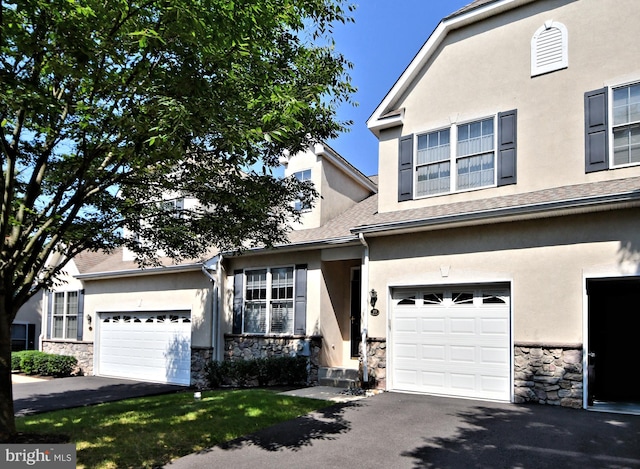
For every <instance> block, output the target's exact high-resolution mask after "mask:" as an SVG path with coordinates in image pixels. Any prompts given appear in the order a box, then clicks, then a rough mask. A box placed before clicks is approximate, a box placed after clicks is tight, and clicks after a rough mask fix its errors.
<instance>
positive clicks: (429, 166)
mask: <svg viewBox="0 0 640 469" xmlns="http://www.w3.org/2000/svg"><path fill="white" fill-rule="evenodd" d="M450 133H451V132H450V130H449V129H444V130H438V131H435V132H430V133H428V134H425V135H418V151H417V159H416V173H417V175H416V177H417V178H418V180H417V193H418V195H419V196H423V195H433V194H440V193H442V192H449V191H450V190H451V144H450V141H449V140H450Z"/></svg>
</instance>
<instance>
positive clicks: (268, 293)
mask: <svg viewBox="0 0 640 469" xmlns="http://www.w3.org/2000/svg"><path fill="white" fill-rule="evenodd" d="M279 269H291V274H292V290H291V291H292V295H291V298H290V299H287V300H288V301H290V302H291V305H292V306H291V308H292V314H291V318H290V319H291V327H290V329H289V330H287V331H285V332H272V330H271V328H272V322H271V321H272V303H273V302H274V301H276V302H277V301H281V300H282V299H276V300H274V299H273V297H272V288H273V273H272V272H273V271H274V270H279ZM296 270H297V269H296V265H294V264H285V265H274V266H263V267H248V268H245V269H243V270H242V277H243V278H242V280H243V281H242V319H241V324H240V327H241V329H240V331H241V334H250V335H260V336H288V335H293V334H295V328H296V325H295V321H296V295H297V291H296ZM257 271H266V297H265V299H264V302H265V305H266V311H265V331H264V332H248V331H246V330H245V317H246V313H247V303H248V302H249V301H252V300H248V299H247V286H248V283H249V282H248V280H247V278H248V277H247V273H249V272H257Z"/></svg>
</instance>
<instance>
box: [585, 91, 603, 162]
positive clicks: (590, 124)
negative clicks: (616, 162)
mask: <svg viewBox="0 0 640 469" xmlns="http://www.w3.org/2000/svg"><path fill="white" fill-rule="evenodd" d="M607 96H608V91H607V88H606V87H605V88H601V89H599V90H594V91H588V92H586V93H585V94H584V125H585V172H587V173H592V172H594V171H604V170H607V169H609V137H608V135H609V129H608V126H609V123H608V120H609V118H608V116H609V108H608V105H607Z"/></svg>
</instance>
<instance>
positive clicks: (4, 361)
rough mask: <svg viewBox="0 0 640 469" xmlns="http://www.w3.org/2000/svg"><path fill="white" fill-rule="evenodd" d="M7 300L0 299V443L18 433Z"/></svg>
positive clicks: (10, 313)
mask: <svg viewBox="0 0 640 469" xmlns="http://www.w3.org/2000/svg"><path fill="white" fill-rule="evenodd" d="M5 301H6V298H3V297H0V441H5V440H6V439H7V438H8V437H10V436H11V435H13V434H15V433H16V420H15V416H14V410H13V386H12V384H11V323H12V322H13V314H12V311H10V310H8V308H7V305H6V303H5Z"/></svg>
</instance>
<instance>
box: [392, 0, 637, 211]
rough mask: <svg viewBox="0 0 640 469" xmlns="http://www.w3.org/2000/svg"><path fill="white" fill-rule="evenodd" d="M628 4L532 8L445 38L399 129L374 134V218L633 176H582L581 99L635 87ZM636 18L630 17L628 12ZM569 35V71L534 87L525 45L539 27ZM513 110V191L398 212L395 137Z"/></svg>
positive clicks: (613, 0) (632, 170)
mask: <svg viewBox="0 0 640 469" xmlns="http://www.w3.org/2000/svg"><path fill="white" fill-rule="evenodd" d="M639 9H640V3H638V2H635V1H634V0H597V1H594V0H586V1H569V0H562V1H561V0H553V1H545V2H534V3H531V4H528V5H526V6H523V7H521V8H518V9H516V10H513V11H510V12H506V13H503V14H501V15H498V16H495V17H492V18H490V19H488V20H485V21H482V22H480V23H476V24H473V25H471V26H469V27H466V28H464V29H460V30H455V31H453V32H451V33H450V34H449V35H448V36H447V37H446V39H445V40H444V42H443V43H442V44H441V45H440V46H439V48H438V49H437V51H436V53H435V54H434V55H433V56H432V58H431V60H430V62H429V63H428V64H427V67H426V68H425V69H424V71H423V73H422V75H420V76H419V77H418V79H417V80H416V81H415V82H414V83H413V85H412V86H411V87H410V88H409V89H408V90H407V91H406V93H405V94H404V95H403V96H401V97H400V99H399V100H398V102H397V103H395V104H394V105H393V107H394V108H395V109H399V108H405V110H406V114H405V118H404V125H403V126H402V127H401V128H395V129H390V130H387V131H382V132H381V138H380V147H379V149H380V158H379V175H380V181H379V185H380V186H379V187H380V205H379V210H380V212H388V211H393V210H403V209H409V208H415V207H420V206H428V205H434V204H441V203H446V202H459V201H464V200H470V199H480V198H486V197H494V196H501V195H509V194H512V193H521V192H528V191H533V190H539V189H544V188H547V187H556V186H565V185H571V184H578V183H583V182H593V181H599V180H604V179H613V178H623V177H631V176H638V175H640V166H634V167H627V168H620V169H615V170H609V171H601V172H597V173H591V174H587V175H585V163H584V159H585V156H584V154H585V150H584V148H585V143H584V139H585V137H584V93H585V92H586V91H591V90H595V89H598V88H602V87H603V86H605V85H614V84H623V83H628V82H630V81H633V80H640V69H638V68H637V66H636V65H634V64H635V63H637V51H636V50H637V44H638V42H639V41H640V28H638V27H637V18H638V14H639V12H638V10H639ZM632 11H633V12H634V14H629V12H632ZM548 20H553V21H555V22H560V23H562V24H564V25H565V26H566V28H567V30H568V64H569V65H568V68H567V69H564V70H559V71H555V72H552V73H548V74H544V75H539V76H535V77H531V64H530V57H531V53H530V47H531V38H532V37H533V35H534V33H535V32H536V30H537V29H538V28H540V27H541V26H542V25H543V24H544V22H545V21H548ZM511 109H517V110H518V124H517V125H518V144H517V151H518V183H517V184H516V185H510V186H504V187H500V188H487V189H480V190H476V191H467V192H462V193H458V194H452V195H444V196H436V197H427V198H422V199H419V200H414V201H408V202H402V203H398V201H397V193H398V191H397V185H398V140H397V139H398V137H399V136H400V135H410V134H417V133H423V132H427V131H432V130H437V129H440V128H444V127H449V126H451V124H452V123H463V122H465V121H469V120H476V119H480V118H483V117H489V116H492V115H495V114H496V113H498V112H501V111H508V110H511Z"/></svg>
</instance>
